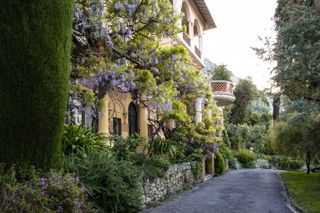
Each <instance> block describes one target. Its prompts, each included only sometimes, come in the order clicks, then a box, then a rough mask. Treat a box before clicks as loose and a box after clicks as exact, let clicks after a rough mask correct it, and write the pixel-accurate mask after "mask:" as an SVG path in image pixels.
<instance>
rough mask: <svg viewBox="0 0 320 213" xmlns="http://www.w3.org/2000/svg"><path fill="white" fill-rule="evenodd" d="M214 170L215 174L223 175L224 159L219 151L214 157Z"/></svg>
mask: <svg viewBox="0 0 320 213" xmlns="http://www.w3.org/2000/svg"><path fill="white" fill-rule="evenodd" d="M214 171H215V174H217V175H223V174H224V173H225V165H224V159H223V156H222V155H221V153H219V152H218V153H217V154H216V157H215V159H214Z"/></svg>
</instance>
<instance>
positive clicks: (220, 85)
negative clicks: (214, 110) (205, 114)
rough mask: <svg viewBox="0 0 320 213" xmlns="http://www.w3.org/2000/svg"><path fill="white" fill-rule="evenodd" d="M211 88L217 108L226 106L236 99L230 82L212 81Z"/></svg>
mask: <svg viewBox="0 0 320 213" xmlns="http://www.w3.org/2000/svg"><path fill="white" fill-rule="evenodd" d="M211 88H212V92H213V97H214V99H215V100H216V101H217V105H218V106H227V105H229V104H232V103H233V102H234V100H235V99H236V98H235V96H234V95H233V84H232V82H230V81H223V80H220V81H219V80H216V81H212V82H211Z"/></svg>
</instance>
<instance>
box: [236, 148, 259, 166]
mask: <svg viewBox="0 0 320 213" xmlns="http://www.w3.org/2000/svg"><path fill="white" fill-rule="evenodd" d="M236 158H237V159H238V161H239V162H240V163H241V165H242V167H244V168H255V166H254V161H255V160H256V158H257V157H256V155H255V154H254V153H252V152H250V151H249V150H247V149H243V150H241V151H239V152H238V153H237V154H236ZM252 162H253V163H252Z"/></svg>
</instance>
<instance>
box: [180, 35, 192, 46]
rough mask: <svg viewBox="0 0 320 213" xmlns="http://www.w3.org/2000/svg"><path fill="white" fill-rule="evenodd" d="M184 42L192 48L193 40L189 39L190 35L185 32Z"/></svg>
mask: <svg viewBox="0 0 320 213" xmlns="http://www.w3.org/2000/svg"><path fill="white" fill-rule="evenodd" d="M182 36H183V40H184V41H185V42H186V43H187V44H188V45H189V46H191V38H190V37H189V35H188V34H187V33H185V32H183V35H182Z"/></svg>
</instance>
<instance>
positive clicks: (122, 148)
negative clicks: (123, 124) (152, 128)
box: [110, 135, 147, 160]
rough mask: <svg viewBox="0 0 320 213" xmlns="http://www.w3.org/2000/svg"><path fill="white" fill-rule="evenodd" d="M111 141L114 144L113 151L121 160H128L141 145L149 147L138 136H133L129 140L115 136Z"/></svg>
mask: <svg viewBox="0 0 320 213" xmlns="http://www.w3.org/2000/svg"><path fill="white" fill-rule="evenodd" d="M110 140H111V141H112V142H113V147H112V150H113V151H114V152H115V154H116V156H117V158H118V159H120V160H121V159H125V160H128V157H129V156H130V154H132V153H134V152H135V151H136V148H137V147H138V146H139V145H147V143H146V141H145V140H144V139H143V138H140V137H139V136H137V135H132V136H129V137H128V138H122V137H120V136H118V135H114V136H111V137H110Z"/></svg>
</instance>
